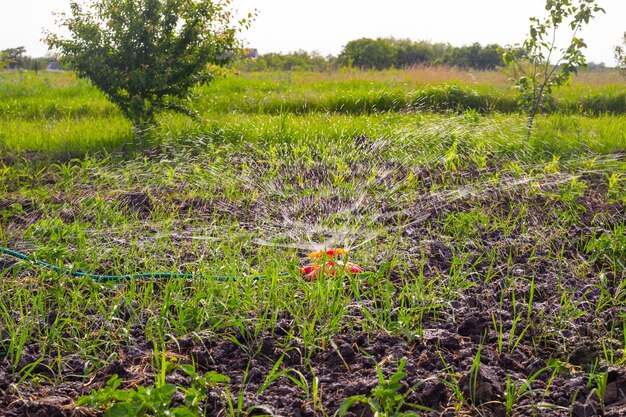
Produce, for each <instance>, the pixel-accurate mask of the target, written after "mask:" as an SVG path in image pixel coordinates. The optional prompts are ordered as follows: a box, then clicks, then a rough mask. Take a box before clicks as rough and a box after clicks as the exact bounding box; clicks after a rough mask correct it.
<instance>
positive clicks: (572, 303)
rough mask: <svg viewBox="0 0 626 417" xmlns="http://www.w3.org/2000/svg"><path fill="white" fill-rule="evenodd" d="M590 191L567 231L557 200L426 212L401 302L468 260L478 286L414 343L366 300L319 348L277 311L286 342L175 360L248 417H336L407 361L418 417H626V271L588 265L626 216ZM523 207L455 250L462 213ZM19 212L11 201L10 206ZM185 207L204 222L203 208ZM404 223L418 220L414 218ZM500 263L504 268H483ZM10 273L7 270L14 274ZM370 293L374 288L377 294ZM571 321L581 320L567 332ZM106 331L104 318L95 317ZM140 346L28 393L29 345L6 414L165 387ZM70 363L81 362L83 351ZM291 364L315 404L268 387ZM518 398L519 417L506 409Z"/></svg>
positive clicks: (286, 388)
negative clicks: (24, 376) (502, 227)
mask: <svg viewBox="0 0 626 417" xmlns="http://www.w3.org/2000/svg"><path fill="white" fill-rule="evenodd" d="M581 179H582V180H584V181H586V182H587V184H588V187H586V188H585V189H584V192H583V195H582V196H581V197H580V198H578V200H577V214H578V217H576V220H575V221H571V222H564V223H562V224H561V225H560V226H559V228H558V229H554V230H550V229H548V228H546V224H549V223H550V219H551V218H553V217H554V216H556V214H555V213H560V215H564V214H563V213H566V212H567V207H566V206H565V205H564V204H563V203H562V202H559V201H556V200H550V199H549V198H546V197H545V195H534V196H527V195H524V194H523V193H515V192H512V193H508V194H506V195H504V194H489V193H484V194H483V195H481V196H480V197H478V198H474V197H470V198H469V199H465V200H458V201H455V202H453V203H451V204H447V205H445V206H438V207H437V208H436V209H434V208H430V209H429V208H428V207H426V208H425V209H426V210H430V211H429V214H430V215H431V217H430V218H429V219H428V221H422V222H417V223H416V224H415V225H414V226H412V227H408V228H406V229H404V230H403V232H402V234H403V245H404V247H402V248H400V249H399V250H402V251H403V253H404V256H405V257H406V259H407V264H406V265H405V266H404V267H402V268H400V267H398V268H396V269H392V270H390V271H389V273H388V276H387V279H388V281H389V284H390V285H391V286H392V287H393V288H395V289H396V290H397V291H396V293H395V294H394V297H395V302H396V303H397V305H406V304H407V303H409V304H410V303H413V302H417V301H415V300H413V299H412V298H411V296H410V294H407V293H406V292H402V291H400V289H401V288H402V287H403V286H404V285H405V284H406V283H407V282H408V281H409V280H416V279H423V280H424V283H425V284H426V285H428V284H430V285H437V284H438V283H445V282H446V280H451V279H454V276H455V275H454V274H453V273H452V271H454V270H455V269H458V268H459V266H458V265H456V264H455V259H458V258H459V257H462V259H464V260H465V263H464V264H463V265H462V267H466V268H467V269H468V272H467V274H465V275H464V278H465V284H464V285H463V287H462V288H459V289H458V293H456V294H454V295H453V296H449V297H448V298H447V299H446V300H448V301H446V302H444V303H443V305H440V306H437V307H436V308H434V307H433V308H432V309H428V308H425V310H424V311H425V313H424V315H423V317H421V318H419V321H420V325H419V326H413V327H412V328H414V329H416V330H414V331H403V329H402V327H401V326H400V327H398V330H396V331H394V330H393V328H388V329H384V330H383V329H381V330H380V331H371V330H368V331H365V330H364V329H363V326H362V323H363V322H364V320H365V319H364V317H365V314H364V313H365V311H366V310H367V311H369V312H375V310H376V308H377V307H376V302H375V301H376V300H368V301H369V302H365V300H359V301H357V302H355V304H354V305H353V306H351V307H350V309H351V311H350V312H349V314H347V315H346V317H350V318H351V320H353V322H351V323H346V324H345V325H344V326H342V327H341V329H342V330H341V331H340V332H339V333H337V334H334V335H333V336H332V337H330V338H329V339H328V340H326V341H325V342H324V343H323V344H322V346H318V347H317V348H315V349H313V350H311V347H310V346H303V345H301V344H300V343H299V340H300V339H299V333H300V329H299V327H298V326H297V324H296V323H295V321H294V318H293V317H290V315H289V314H288V313H286V312H284V311H279V312H276V316H277V325H276V327H275V329H274V331H273V332H272V333H269V332H268V331H266V332H265V333H263V334H260V335H257V336H256V337H255V336H254V331H252V330H250V331H244V330H242V329H235V328H230V329H227V330H225V331H224V332H223V333H221V334H214V335H211V336H199V335H188V336H185V337H183V338H180V339H178V342H177V343H176V344H171V345H169V346H168V351H169V352H171V354H172V355H175V356H176V357H177V358H178V359H179V360H180V362H183V363H194V364H195V366H196V368H197V370H198V371H200V372H207V371H216V372H218V373H221V374H224V375H226V376H228V377H229V378H230V381H231V382H230V383H229V392H230V393H234V394H233V395H235V396H236V395H237V393H243V395H242V398H243V402H244V404H242V405H243V409H244V410H247V411H246V412H244V413H242V415H250V416H252V415H266V414H272V415H281V416H303V417H304V416H311V417H312V416H323V415H333V414H334V413H335V412H336V411H337V410H338V409H339V407H340V405H341V403H342V401H344V400H345V399H346V398H348V397H350V396H354V395H371V393H372V390H373V389H374V388H375V387H376V386H378V385H379V380H378V376H377V368H379V369H381V370H382V371H383V374H384V375H385V377H386V378H388V377H389V376H391V375H392V374H393V373H394V372H395V371H396V368H397V366H398V362H399V361H400V360H401V358H406V359H407V361H406V366H405V368H404V372H406V376H405V377H404V378H403V379H402V385H403V389H402V390H401V391H400V392H401V393H403V394H405V395H406V397H405V398H404V402H405V406H404V407H403V409H404V410H410V409H411V406H410V405H411V404H417V405H420V406H422V407H426V408H428V409H430V410H432V411H423V410H421V411H418V413H419V414H420V415H428V416H456V415H468V416H469V415H486V416H506V415H520V416H522V415H537V416H553V415H558V416H575V417H584V416H595V415H603V416H615V417H616V416H622V415H626V367H624V365H623V364H624V360H623V357H624V355H625V353H624V352H625V350H624V349H625V347H624V334H623V332H624V326H625V325H624V323H625V320H626V318H625V317H626V315H625V313H624V311H621V310H620V309H618V308H616V307H613V306H610V305H609V306H608V307H606V308H605V307H603V306H601V305H599V303H598V301H599V299H600V298H601V297H602V296H603V294H602V292H603V291H605V292H606V293H607V294H610V295H611V297H612V299H613V300H621V301H624V298H625V297H626V288H625V287H624V284H623V283H624V280H625V276H624V271H623V270H619V269H614V270H610V269H609V268H608V267H607V264H606V262H605V261H606V259H605V258H602V257H598V258H597V259H594V260H593V262H592V261H589V258H590V254H589V252H588V251H587V250H585V243H586V241H587V240H588V239H589V236H591V235H592V234H593V233H594V232H596V231H597V232H598V233H602V231H607V230H611V227H612V226H614V225H616V224H620V223H624V222H625V221H626V214H625V212H626V210H625V207H624V205H623V204H622V203H621V202H608V201H607V200H606V198H605V195H606V192H607V190H606V185H605V180H604V177H603V175H601V174H585V175H583V176H582V177H581ZM124 198H125V199H126V200H124V201H122V203H123V204H126V205H127V206H129V208H130V209H134V210H136V211H138V212H145V213H149V211H150V210H151V209H152V206H151V204H153V202H152V200H150V202H148V200H145V199H144V197H143V195H141V193H140V194H138V195H130V194H128V195H127V196H125V197H124ZM522 198H525V199H527V201H526V208H527V212H526V213H523V214H522V215H521V216H522V217H523V218H524V222H523V223H524V226H523V227H524V228H525V229H524V231H522V230H521V227H522V226H521V225H518V226H516V227H518V228H520V230H519V232H514V233H508V234H507V235H506V236H505V235H504V234H503V233H502V232H501V231H498V230H491V229H488V228H483V229H480V228H479V229H478V230H477V231H476V233H475V234H474V235H472V236H466V239H465V240H463V241H458V240H456V241H455V240H454V239H450V238H446V237H445V236H443V235H444V233H443V232H441V230H442V228H444V225H443V224H444V220H445V219H446V216H447V215H449V214H450V213H460V212H465V211H467V210H468V209H471V208H472V207H476V206H478V205H480V206H481V207H487V209H485V210H486V211H487V213H488V215H493V216H500V217H506V216H507V215H509V214H516V213H510V212H509V211H511V210H517V209H515V208H514V204H511V203H512V202H515V201H516V200H518V199H522ZM9 203H10V202H9V201H4V202H2V201H0V206H1V205H2V204H4V206H5V207H8V206H9ZM157 203H158V201H157ZM184 203H185V204H192V205H193V204H195V207H196V209H197V208H198V204H197V203H196V202H194V201H187V202H184ZM181 204H182V203H181ZM512 207H513V208H512ZM26 209H28V207H27V208H26ZM214 209H215V206H211V205H210V204H208V205H207V207H206V210H207V211H214ZM420 212H423V210H421V211H420ZM406 213H409V214H408V215H409V217H410V213H411V211H410V210H408V211H407V212H406ZM238 215H241V216H243V217H246V216H247V215H249V213H240V214H238ZM407 220H408V221H407V223H408V222H409V221H410V220H411V219H410V218H409V219H407ZM13 221H14V222H19V221H20V220H19V219H15V218H14V219H13ZM13 226H14V227H17V226H15V224H13ZM486 253H489V254H490V256H491V257H490V258H487V257H486V256H483V255H484V254H486ZM555 253H556V254H558V257H557V256H555ZM616 253H619V252H616ZM381 261H382V260H381ZM583 261H585V262H583ZM11 264H12V261H11V260H9V259H7V258H5V257H0V270H2V269H6V268H9V267H10V265H11ZM467 265H471V268H469V267H467ZM312 285H313V284H312ZM362 285H363V286H364V287H367V286H368V285H371V283H369V282H367V281H366V280H364V281H363V283H362ZM364 292H366V291H364ZM564 294H565V295H567V296H568V298H564ZM604 295H606V294H604ZM564 310H568V311H566V312H565V311H564ZM520 312H521V314H517V313H520ZM50 314H51V315H52V316H51V317H49V318H48V319H49V320H52V321H54V319H55V318H54V312H50ZM393 314H394V313H393V311H392V312H390V321H391V322H394V321H395V322H397V321H398V320H400V318H397V317H394V316H393ZM563 317H567V318H568V320H567V321H566V322H563V321H562V318H563ZM92 318H93V320H94V321H98V320H102V316H101V315H99V314H98V313H97V312H94V313H93V317H92ZM415 319H416V320H418V318H415ZM345 320H348V319H345ZM131 335H132V343H120V345H119V347H118V350H119V355H118V357H119V358H120V359H119V360H116V361H113V362H110V363H109V364H108V365H107V366H105V367H103V368H100V369H98V370H97V371H96V372H95V374H93V375H92V376H91V378H90V379H88V380H85V379H84V378H83V377H73V375H82V374H83V370H84V369H85V368H86V367H87V365H88V364H87V363H86V359H82V358H80V357H73V358H72V359H71V360H67V361H64V362H63V364H64V365H63V366H64V369H63V370H62V375H63V377H62V378H60V380H58V379H57V380H54V378H53V377H52V375H51V378H50V380H47V379H45V378H40V379H39V380H38V381H28V380H27V381H19V378H20V377H19V375H16V373H15V368H17V369H22V368H24V367H25V366H27V365H29V364H33V363H35V362H36V361H37V360H38V359H40V357H41V354H40V353H41V348H40V347H39V346H38V345H35V344H27V345H26V346H25V347H24V349H23V354H22V356H21V359H20V363H18V364H17V366H16V367H15V368H14V367H13V365H12V364H11V363H9V361H8V360H6V359H1V357H0V410H2V415H6V416H74V415H81V416H82V415H98V414H99V413H98V412H97V411H94V410H91V409H87V408H84V407H81V408H76V407H75V405H74V404H75V400H76V399H77V398H78V397H79V396H81V395H84V394H87V393H89V392H90V391H91V390H93V389H96V388H100V387H102V386H103V385H104V384H105V383H106V381H107V380H109V378H111V376H113V375H118V376H119V377H120V378H122V379H123V380H124V387H127V388H130V387H136V386H138V385H150V384H152V383H153V382H154V380H155V375H154V374H153V370H152V367H151V363H152V359H153V355H154V354H153V348H154V346H153V343H152V341H149V340H146V339H145V336H144V328H143V327H142V325H136V326H134V327H133V329H132V332H131ZM607 352H613V353H614V354H615V357H616V359H617V360H615V361H613V363H609V361H608V360H607ZM60 354H61V355H68V356H71V354H72V352H61V353H60ZM281 357H282V358H283V359H282V367H283V369H290V370H291V371H290V372H291V373H290V374H289V375H291V376H294V377H296V376H298V375H301V376H303V377H304V379H305V380H306V381H308V382H309V385H308V387H309V388H308V389H309V390H311V389H312V385H311V384H312V382H311V381H313V380H314V379H315V378H317V393H316V395H315V396H312V395H311V394H310V392H309V393H307V392H306V389H303V387H301V386H298V385H297V384H295V383H294V381H293V380H292V379H289V378H288V377H287V376H286V375H283V376H281V377H279V378H278V379H277V380H276V381H275V382H274V383H272V384H270V385H268V386H266V387H265V386H263V384H264V382H265V381H266V378H267V376H268V375H270V374H271V372H272V368H273V366H274V365H275V364H276V362H277V361H278V360H279V359H280V358H281ZM620 358H621V361H620V360H619V359H620ZM52 359H53V358H44V359H43V360H42V361H41V362H40V363H39V364H37V365H36V366H34V368H33V374H38V375H46V374H50V369H49V367H48V366H47V365H46V364H47V363H49V362H51V361H52ZM598 375H604V376H605V378H606V379H605V383H606V385H605V387H604V389H603V390H598V389H597V387H598V383H597V379H596V378H597V376H598ZM167 379H168V382H171V383H174V384H179V385H181V386H188V385H189V384H190V380H189V377H187V376H185V375H184V374H183V373H182V372H180V371H178V370H176V371H173V372H172V373H170V374H169V375H168V377H167ZM261 387H263V389H260V388H261ZM512 393H514V395H512ZM225 396H226V392H225V389H224V387H223V386H217V387H215V388H214V389H213V390H212V392H211V393H210V396H209V399H208V401H207V403H206V404H205V410H206V415H216V416H217V415H229V413H228V409H227V403H226V400H225ZM513 397H514V398H513ZM511 398H513V400H514V401H513V408H512V409H510V410H507V408H506V403H507V400H508V399H511ZM180 400H181V399H180V398H175V401H180ZM100 414H101V413H100ZM347 415H351V416H374V412H373V411H371V410H370V408H369V407H367V406H365V405H363V404H355V405H354V406H352V407H351V408H350V410H349V412H348V414H347Z"/></svg>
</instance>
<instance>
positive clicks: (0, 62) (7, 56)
mask: <svg viewBox="0 0 626 417" xmlns="http://www.w3.org/2000/svg"><path fill="white" fill-rule="evenodd" d="M25 53H26V49H25V48H24V47H23V46H18V47H17V48H9V49H5V50H3V51H0V68H4V67H8V68H9V69H18V68H21V67H22V65H23V62H24V58H25V55H24V54H25Z"/></svg>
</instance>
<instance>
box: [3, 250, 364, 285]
mask: <svg viewBox="0 0 626 417" xmlns="http://www.w3.org/2000/svg"><path fill="white" fill-rule="evenodd" d="M346 253H347V252H346ZM0 254H5V255H9V256H11V257H13V258H17V259H19V260H22V261H27V262H31V263H33V264H35V265H38V266H41V267H43V268H46V269H48V270H51V271H54V272H56V273H58V274H62V275H69V276H72V277H80V278H91V279H93V280H95V281H122V280H125V281H127V280H132V279H150V278H156V279H193V278H209V279H212V280H215V281H235V277H232V276H228V275H202V274H180V273H167V272H152V273H140V274H128V275H100V274H90V273H87V272H81V271H72V270H71V269H69V268H61V267H59V266H56V265H52V264H49V263H48V262H44V261H40V260H37V259H31V258H29V257H28V255H26V254H23V253H21V252H16V251H13V250H11V249H7V248H4V247H2V246H0ZM315 254H317V252H314V253H313V254H310V255H309V256H311V255H315ZM317 257H319V256H317ZM316 265H317V264H316ZM346 265H352V266H353V267H357V268H358V272H355V271H352V273H355V274H358V275H360V276H361V277H364V276H368V275H370V273H368V272H364V271H363V270H362V268H361V267H359V266H358V265H356V264H352V263H351V262H348V263H347V264H346ZM308 268H312V267H308ZM302 269H307V268H301V270H302ZM322 269H323V268H322ZM310 272H311V271H308V273H310ZM313 272H318V273H319V271H317V270H316V271H313ZM300 273H301V275H302V271H300ZM288 275H289V273H288V272H281V273H280V274H279V276H281V277H284V276H288ZM304 275H306V274H304ZM331 275H334V274H332V273H331ZM306 276H307V277H309V275H306ZM265 277H266V275H256V276H253V277H252V280H253V281H258V280H260V279H264V278H265ZM315 278H317V274H316V275H315Z"/></svg>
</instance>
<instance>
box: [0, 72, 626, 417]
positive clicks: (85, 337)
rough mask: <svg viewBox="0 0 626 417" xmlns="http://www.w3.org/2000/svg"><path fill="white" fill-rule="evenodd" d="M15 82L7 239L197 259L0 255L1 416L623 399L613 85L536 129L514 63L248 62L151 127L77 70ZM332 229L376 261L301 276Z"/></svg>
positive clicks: (596, 88) (619, 411)
mask: <svg viewBox="0 0 626 417" xmlns="http://www.w3.org/2000/svg"><path fill="white" fill-rule="evenodd" d="M585 77H587V78H585ZM490 80H495V81H493V82H490ZM611 80H613V81H611ZM0 87H2V88H0V99H1V101H0V246H2V247H6V248H9V249H12V250H17V251H20V252H24V253H27V254H29V255H30V256H31V258H32V259H37V260H42V261H45V262H49V263H51V264H53V265H56V266H59V267H62V268H68V269H71V270H73V271H85V272H90V273H99V274H133V273H142V272H171V273H191V274H196V276H195V277H194V278H193V279H192V278H179V279H161V280H159V279H152V280H150V279H148V280H139V279H131V280H122V281H114V282H100V281H94V280H92V279H89V278H77V277H71V276H68V275H63V274H58V273H56V272H54V271H50V270H47V269H45V268H42V267H39V266H36V265H33V264H29V263H28V262H17V260H16V259H14V258H12V257H9V256H8V255H6V254H4V255H3V254H0V278H1V279H2V285H0V410H3V412H5V413H8V414H11V413H13V414H14V415H61V416H64V415H67V416H69V415H101V414H102V413H103V411H104V410H105V409H107V408H110V407H111V406H113V404H114V403H117V405H115V407H114V408H113V409H112V411H111V412H110V414H108V415H135V414H133V412H135V411H137V410H139V409H141V407H148V408H149V409H150V410H149V411H148V412H149V415H169V414H167V413H166V411H165V410H166V409H173V408H176V407H179V409H178V411H177V412H178V413H180V414H176V415H185V416H186V415H211V416H213V415H216V416H217V415H220V416H259V415H282V416H333V415H346V416H374V415H378V416H388V417H391V416H401V415H411V414H402V413H409V412H413V413H415V414H416V415H428V416H457V415H460V416H469V415H484V416H522V415H537V416H553V415H558V416H587V415H605V416H619V415H623V413H624V412H626V405H625V404H626V368H625V366H626V313H625V311H626V211H625V205H626V175H625V174H624V173H625V172H626V152H625V151H626V116H624V115H623V114H624V113H625V110H626V103H624V97H626V87H624V84H623V83H621V84H620V82H619V80H618V79H611V78H610V77H608V76H607V77H606V78H598V77H592V76H591V74H589V75H586V76H582V77H581V78H579V79H577V80H575V82H574V83H573V85H572V86H569V87H567V88H565V89H564V90H563V91H561V92H559V94H558V95H557V96H556V97H555V106H556V107H555V111H553V112H551V113H550V114H546V115H543V116H541V117H539V118H538V120H537V125H536V129H535V130H534V131H533V133H532V135H531V137H530V138H527V136H526V130H525V117H524V116H523V115H521V114H518V113H516V111H515V108H516V104H515V101H516V100H515V96H514V92H513V91H512V90H511V88H510V86H508V85H507V84H506V76H503V75H501V74H467V73H463V72H460V71H453V70H446V71H443V70H442V69H439V71H435V70H433V69H428V68H422V69H413V70H406V71H390V72H383V73H380V72H372V73H361V72H344V73H333V74H325V75H321V74H289V73H277V74H267V73H265V74H244V75H241V76H238V77H237V76H232V75H231V76H229V77H227V78H225V79H220V80H218V81H217V82H216V83H215V84H214V85H212V86H210V87H208V88H206V89H204V88H203V89H200V90H198V91H197V93H198V99H197V100H196V101H195V102H194V106H195V109H196V110H197V111H198V112H199V114H200V117H201V121H199V122H197V121H192V120H190V119H188V118H185V117H182V116H177V115H164V116H163V117H162V119H161V120H160V121H161V127H160V128H158V129H157V130H155V131H153V132H150V133H149V134H148V139H147V140H146V142H145V143H137V142H136V141H135V140H134V139H133V134H132V131H131V127H130V124H129V123H128V122H127V121H125V120H124V119H123V118H122V117H121V115H120V114H119V113H118V111H117V110H116V109H115V108H114V107H113V106H112V105H110V104H108V103H107V102H106V100H105V98H104V97H103V96H102V95H101V94H99V93H98V92H96V91H94V90H93V89H92V88H91V87H90V86H89V85H88V84H87V83H85V82H83V81H80V80H76V79H74V78H73V77H72V76H71V75H70V74H48V75H40V76H37V77H35V76H34V75H32V74H26V75H24V76H23V77H20V76H19V75H18V74H0ZM620 103H621V104H620ZM593 106H596V107H593ZM558 109H560V111H556V110H558ZM331 247H341V248H347V249H349V250H350V253H349V255H348V259H349V260H350V261H352V262H356V263H358V264H359V265H361V266H362V267H363V268H364V269H365V271H366V273H364V274H360V275H352V274H348V273H345V274H344V273H343V272H341V273H339V274H338V275H336V276H320V277H319V278H318V279H317V280H315V281H312V282H311V281H307V280H305V279H303V277H302V276H300V274H299V272H298V267H300V266H303V265H305V264H307V263H308V262H310V260H308V259H307V253H308V252H310V251H314V250H320V249H325V248H331ZM114 375H117V379H116V378H115V377H114ZM107 381H108V385H105V384H106V383H107ZM107 387H108V388H107ZM146 387H149V389H147V388H146ZM89 395H90V397H86V398H87V399H83V400H82V401H81V402H79V403H78V404H80V405H81V406H80V407H79V408H78V409H76V407H77V406H78V404H77V400H78V398H79V397H81V396H89ZM183 408H184V409H185V410H186V411H185V412H186V413H187V414H184V413H183V411H181V410H183ZM113 411H116V412H120V413H122V412H123V413H126V414H113ZM376 412H378V414H375V413H376ZM37 413H39V414H37ZM76 413H79V414H76Z"/></svg>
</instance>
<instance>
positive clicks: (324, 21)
mask: <svg viewBox="0 0 626 417" xmlns="http://www.w3.org/2000/svg"><path fill="white" fill-rule="evenodd" d="M598 3H599V5H600V6H602V7H604V9H605V10H606V14H605V15H598V16H597V17H596V19H595V20H594V21H593V22H592V23H591V24H590V25H589V26H587V27H586V28H585V30H584V31H583V33H582V37H583V39H585V41H586V42H587V44H588V46H589V47H588V49H587V52H586V56H587V59H588V60H589V61H593V62H596V63H599V62H604V63H606V64H607V65H609V66H612V65H614V64H615V60H614V57H613V47H614V46H615V45H617V44H619V43H620V41H621V39H622V34H623V33H624V32H625V31H626V21H625V19H624V18H625V17H626V1H625V0H598ZM544 4H545V0H474V1H468V0H384V1H381V0H313V1H311V0H307V1H303V0H256V1H255V0H233V5H234V7H236V8H237V9H239V10H240V11H242V12H248V11H251V10H254V9H256V10H258V12H259V15H258V16H257V19H256V21H255V22H254V23H253V26H252V27H251V29H250V30H249V31H247V32H246V33H245V34H244V38H245V39H246V40H247V43H248V46H250V47H253V48H257V49H258V50H259V52H260V53H261V54H263V53H267V52H289V51H296V50H298V49H303V50H306V51H318V52H320V53H321V54H323V55H327V54H333V55H338V54H339V53H340V52H341V49H342V47H343V46H344V45H345V44H346V43H347V42H349V41H351V40H354V39H358V38H362V37H371V38H376V37H387V36H394V37H396V38H410V39H413V40H429V41H432V42H449V43H451V44H453V45H456V46H460V45H465V44H471V43H473V42H480V43H481V44H483V45H485V44H489V43H498V44H500V45H507V44H514V43H518V42H521V41H522V40H523V39H524V37H525V36H526V33H527V31H528V26H529V22H528V18H529V17H531V16H537V17H542V16H544V10H543V5H544ZM68 5H69V0H0V50H2V49H6V48H11V47H16V46H25V47H26V49H27V53H28V54H29V55H32V56H42V55H44V54H45V53H46V52H47V49H46V46H45V45H44V44H43V43H42V42H41V38H42V30H43V29H44V28H45V29H49V30H52V31H57V29H56V27H55V24H54V17H53V16H52V12H53V11H62V10H67V9H68Z"/></svg>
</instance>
